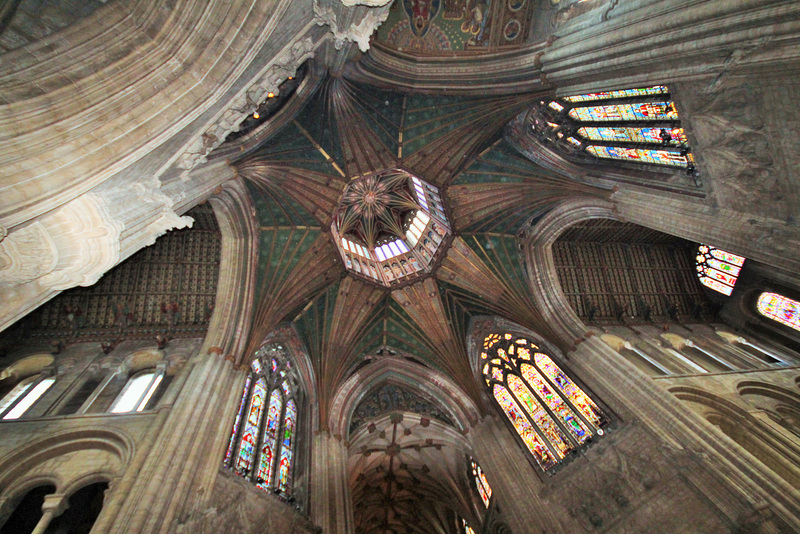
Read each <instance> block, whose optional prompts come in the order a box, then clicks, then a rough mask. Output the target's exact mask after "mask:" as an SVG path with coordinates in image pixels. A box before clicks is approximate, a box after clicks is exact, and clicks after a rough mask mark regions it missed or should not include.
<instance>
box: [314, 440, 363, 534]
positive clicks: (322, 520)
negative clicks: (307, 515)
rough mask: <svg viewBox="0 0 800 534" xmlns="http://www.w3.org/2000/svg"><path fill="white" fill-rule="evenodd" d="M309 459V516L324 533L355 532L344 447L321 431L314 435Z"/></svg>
mask: <svg viewBox="0 0 800 534" xmlns="http://www.w3.org/2000/svg"><path fill="white" fill-rule="evenodd" d="M311 448H312V453H311V457H312V461H311V519H312V521H314V523H315V524H316V525H319V526H320V527H322V532H324V533H325V534H351V533H352V532H354V524H353V500H352V498H351V497H350V484H349V482H348V473H347V447H346V446H345V444H344V442H343V441H342V439H341V438H336V437H334V436H331V434H330V433H329V432H327V431H322V432H319V433H317V434H316V435H315V436H314V440H313V443H312V447H311Z"/></svg>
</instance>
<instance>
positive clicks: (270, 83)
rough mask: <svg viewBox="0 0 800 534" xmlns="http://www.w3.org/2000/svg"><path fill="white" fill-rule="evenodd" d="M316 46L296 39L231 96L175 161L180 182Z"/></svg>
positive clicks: (274, 90)
mask: <svg viewBox="0 0 800 534" xmlns="http://www.w3.org/2000/svg"><path fill="white" fill-rule="evenodd" d="M315 7H316V6H315ZM316 46H317V45H316V44H315V43H314V40H313V39H312V38H311V37H305V38H300V39H298V40H297V41H295V42H294V44H292V46H290V47H288V48H286V49H284V50H283V51H282V52H281V53H280V54H278V55H277V56H276V57H275V60H274V61H273V62H272V64H271V65H270V66H269V67H268V68H267V69H266V70H265V71H264V73H263V74H262V75H261V76H260V77H259V78H258V79H257V81H256V82H254V83H253V84H252V85H250V87H248V88H247V89H246V90H243V91H241V92H240V93H239V94H238V95H237V96H236V97H234V98H233V99H232V100H231V101H230V102H229V104H228V106H227V107H226V108H225V109H224V110H222V111H221V112H220V113H219V114H218V118H217V120H216V122H215V124H214V125H213V126H211V128H209V129H208V130H206V131H205V132H203V133H201V134H199V135H198V136H196V137H195V138H194V140H193V141H192V142H191V143H189V146H188V147H187V148H186V150H185V151H184V153H183V154H182V155H181V156H180V157H179V158H178V162H177V166H178V168H180V169H183V172H182V173H181V179H183V180H188V179H189V171H190V170H191V169H193V168H195V167H197V166H198V165H200V164H202V163H205V162H206V161H207V156H208V154H210V153H211V151H212V150H214V149H215V148H217V147H218V146H219V145H221V144H222V143H223V142H224V141H225V139H226V138H227V137H228V135H229V134H230V133H231V132H236V131H239V125H240V124H241V123H242V121H244V119H245V118H246V117H247V115H249V114H250V113H253V111H255V109H256V107H258V104H259V103H260V102H262V101H263V100H264V99H265V98H266V96H267V94H268V93H275V94H277V93H278V86H279V85H280V84H281V82H283V81H284V80H285V79H287V78H288V77H289V76H294V74H295V72H296V71H297V69H298V68H299V67H300V65H301V64H302V63H303V62H304V61H306V60H307V59H310V58H312V57H314V50H315V48H316Z"/></svg>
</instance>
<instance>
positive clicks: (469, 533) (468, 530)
mask: <svg viewBox="0 0 800 534" xmlns="http://www.w3.org/2000/svg"><path fill="white" fill-rule="evenodd" d="M461 524H462V525H463V526H464V534H475V531H474V530H472V527H471V526H469V525H468V524H467V520H466V519H463V518H462V519H461Z"/></svg>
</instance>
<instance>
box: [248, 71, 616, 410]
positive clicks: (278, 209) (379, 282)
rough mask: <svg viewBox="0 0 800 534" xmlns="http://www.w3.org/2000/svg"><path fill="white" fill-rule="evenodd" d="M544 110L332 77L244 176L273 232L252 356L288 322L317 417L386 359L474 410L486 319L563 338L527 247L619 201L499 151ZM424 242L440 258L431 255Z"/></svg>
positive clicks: (528, 100) (255, 156)
mask: <svg viewBox="0 0 800 534" xmlns="http://www.w3.org/2000/svg"><path fill="white" fill-rule="evenodd" d="M536 101H538V98H537V96H536V95H529V94H515V95H510V96H509V95H499V96H485V95H476V96H469V97H467V96H441V95H428V94H413V93H412V94H403V93H397V92H392V91H387V90H383V89H380V88H376V87H371V86H365V85H359V84H356V83H354V82H350V81H348V80H346V79H343V78H331V79H329V80H328V81H326V82H325V83H323V84H322V85H321V87H320V89H319V91H318V93H317V95H316V96H315V97H313V98H311V99H310V100H309V102H308V104H307V105H306V107H305V108H304V109H303V110H302V111H301V112H300V113H299V114H298V115H297V116H296V118H295V120H294V121H292V122H291V123H290V124H288V125H287V126H286V127H285V128H284V129H283V130H281V131H280V132H279V133H278V134H276V135H275V136H273V137H272V138H271V139H270V140H269V141H268V142H266V143H264V145H263V146H262V147H260V148H258V149H257V150H254V151H251V152H249V153H248V154H247V155H245V156H243V157H242V159H241V160H239V161H237V162H235V163H234V164H235V165H236V167H237V169H238V170H239V174H240V176H242V177H243V178H245V179H246V181H247V183H248V186H249V188H250V191H251V193H252V195H253V198H254V203H255V205H256V212H257V213H256V216H257V217H258V224H259V227H260V233H261V238H260V247H259V254H260V269H261V274H260V277H261V278H260V281H259V285H260V287H259V290H258V291H259V296H258V298H257V303H258V304H257V307H256V311H255V315H254V318H253V319H254V321H253V334H252V342H251V345H252V348H253V350H255V348H257V345H258V343H259V342H260V341H261V340H262V339H263V338H264V336H266V335H267V334H268V333H269V332H270V331H271V330H272V329H274V328H275V327H276V326H277V325H278V324H279V323H280V322H282V321H290V322H292V323H293V324H294V326H295V327H296V329H297V332H298V334H299V336H300V338H301V339H302V340H303V341H304V343H305V345H306V347H307V350H308V353H309V356H310V358H311V361H312V363H313V365H314V369H315V373H316V380H317V384H318V393H319V398H318V400H319V403H320V413H321V414H325V413H327V411H328V409H329V406H330V402H331V396H332V395H333V392H334V391H335V389H336V387H337V386H338V384H340V383H341V382H342V381H343V380H345V379H346V378H347V377H348V376H349V375H350V373H352V371H353V369H354V368H355V367H356V366H357V365H359V364H360V363H363V361H364V359H363V356H364V355H365V354H373V355H374V354H377V353H378V352H379V351H380V349H381V348H383V347H394V348H395V349H397V350H400V351H403V352H404V353H407V354H409V355H412V356H413V357H414V358H415V359H417V360H418V361H419V362H421V363H422V364H423V365H427V366H429V367H431V368H432V369H436V370H439V371H442V372H445V373H447V374H449V375H450V376H452V377H453V379H454V380H455V381H456V383H457V384H458V385H459V386H460V387H461V388H462V389H463V390H464V391H465V392H467V393H468V394H469V395H470V396H472V397H473V398H477V397H478V395H479V389H478V384H477V383H476V381H475V380H474V378H473V377H472V374H471V371H470V366H469V362H468V357H467V349H466V332H467V328H468V325H469V321H470V319H471V318H472V317H473V316H475V315H483V314H491V315H499V316H500V317H503V318H506V319H509V320H511V321H514V322H516V323H519V324H522V325H524V326H526V327H528V328H531V329H533V330H535V331H537V332H539V333H541V334H542V335H545V336H550V337H552V338H555V336H553V335H552V332H551V331H550V329H549V327H548V325H547V324H546V323H545V321H544V320H543V319H542V317H541V314H540V313H539V312H538V310H537V309H536V306H535V305H534V301H533V298H532V293H531V289H530V280H529V276H528V273H527V271H526V269H525V266H524V265H523V262H522V259H521V257H520V253H519V241H518V239H517V234H518V232H519V231H520V230H521V229H522V228H523V227H524V225H525V224H526V223H527V222H528V221H529V220H530V219H531V218H532V217H533V216H535V215H536V214H539V213H543V212H545V211H547V210H548V209H549V207H550V206H552V205H553V204H554V203H556V202H558V201H560V200H562V199H564V198H575V197H576V196H582V195H583V196H595V197H606V196H607V194H608V193H607V192H606V191H604V190H601V189H598V188H595V187H592V186H588V185H586V184H583V183H579V182H575V181H572V180H569V179H566V178H563V177H561V176H558V175H555V174H554V173H552V172H550V171H548V170H546V169H543V168H541V167H538V166H537V165H535V164H534V163H532V162H531V161H530V160H528V159H526V158H525V157H523V156H522V155H521V154H520V153H518V152H516V151H515V149H514V148H513V147H512V146H511V145H510V144H508V143H507V142H506V141H505V140H504V139H503V128H504V126H505V125H506V124H507V123H508V122H509V121H510V120H511V119H512V118H514V117H515V116H516V115H518V114H519V113H521V112H522V111H524V110H525V109H527V108H528V107H530V105H531V104H532V103H533V102H536ZM420 193H421V194H420ZM415 221H417V222H415ZM434 223H435V224H436V228H434V227H433V224H434ZM415 228H416V230H415ZM437 230H439V231H440V232H439V231H437ZM417 232H418V233H419V236H417V235H416V233H417ZM429 232H430V236H429V235H428V233H429ZM343 238H344V240H343ZM426 238H428V239H429V241H430V242H431V243H433V242H434V241H436V243H435V245H432V246H431V248H429V249H427V248H426V249H425V251H424V252H422V251H419V246H420V245H422V246H425V243H424V239H426ZM440 238H441V239H440ZM414 239H416V241H414ZM399 242H402V243H404V248H401V247H400V245H399ZM392 243H395V245H396V247H397V250H396V251H393V249H392V247H391V244H392ZM387 245H388V247H387ZM382 247H383V248H382ZM405 249H408V251H406V250H405ZM412 249H413V250H412ZM412 251H413V253H414V254H413V258H414V260H416V262H417V265H418V266H419V267H420V270H419V271H413V273H414V274H415V276H411V273H409V271H410V269H409V271H404V270H403V271H398V272H397V273H395V272H394V270H393V266H392V265H391V263H392V261H391V260H392V258H387V255H388V254H389V253H392V252H393V253H395V256H394V258H398V259H400V258H402V259H405V260H406V261H407V264H410V263H411V261H410V260H411V257H410V256H409V253H410V252H412ZM397 252H399V254H397ZM425 252H427V255H426V254H425ZM379 254H382V256H381V255H379ZM348 255H349V260H350V263H349V264H348ZM356 259H358V262H359V263H358V267H356V266H355V260H356ZM387 259H388V260H389V261H388V263H389V265H387ZM398 264H399V262H398ZM398 266H399V265H398ZM373 267H374V269H375V272H373V271H372V269H373ZM384 267H389V271H390V272H389V273H386V271H384ZM359 270H360V272H359ZM399 274H400V275H402V276H398V275H399ZM376 275H377V276H376ZM561 342H562V343H563V344H564V346H565V347H566V348H568V347H569V344H570V343H571V342H572V340H568V341H564V340H562V341H561ZM326 420H327V418H326V417H323V418H322V421H321V424H322V425H325V424H326V423H325V421H326Z"/></svg>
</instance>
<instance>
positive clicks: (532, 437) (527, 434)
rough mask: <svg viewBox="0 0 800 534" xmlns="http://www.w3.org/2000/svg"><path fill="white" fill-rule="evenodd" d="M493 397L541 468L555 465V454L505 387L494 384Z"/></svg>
mask: <svg viewBox="0 0 800 534" xmlns="http://www.w3.org/2000/svg"><path fill="white" fill-rule="evenodd" d="M493 393H494V398H495V399H497V402H498V403H499V404H500V407H501V408H502V409H503V411H504V412H505V414H506V416H507V417H508V419H509V421H511V424H512V425H513V426H514V429H515V430H516V431H517V434H519V436H520V437H521V438H522V441H523V442H524V443H525V446H526V447H528V450H529V451H530V453H531V455H532V456H533V459H534V460H536V463H537V464H539V467H541V468H542V469H549V468H551V467H553V466H554V465H556V463H557V461H558V460H557V459H556V456H555V455H554V454H553V453H552V452H551V451H550V449H549V448H547V445H545V444H544V442H543V441H542V439H541V438H540V437H539V435H538V434H537V433H536V431H534V430H533V427H532V426H531V424H530V422H529V421H528V418H527V417H525V414H524V413H523V412H522V409H521V408H520V407H519V405H518V404H517V402H516V401H515V400H514V398H513V397H512V396H511V394H510V393H509V392H508V390H507V389H506V388H504V387H503V386H501V385H499V384H495V385H494V390H493Z"/></svg>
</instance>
